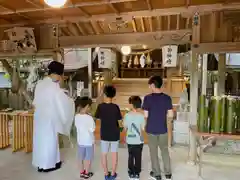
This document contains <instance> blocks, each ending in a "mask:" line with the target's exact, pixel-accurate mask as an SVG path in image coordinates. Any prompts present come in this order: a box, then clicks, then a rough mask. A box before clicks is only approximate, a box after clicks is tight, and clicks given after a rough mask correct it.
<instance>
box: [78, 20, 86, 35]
mask: <svg viewBox="0 0 240 180" xmlns="http://www.w3.org/2000/svg"><path fill="white" fill-rule="evenodd" d="M76 26H77V28H78V30H79V31H80V33H81V34H82V35H86V34H87V33H86V32H85V30H84V29H83V28H82V26H81V25H80V24H79V23H76Z"/></svg>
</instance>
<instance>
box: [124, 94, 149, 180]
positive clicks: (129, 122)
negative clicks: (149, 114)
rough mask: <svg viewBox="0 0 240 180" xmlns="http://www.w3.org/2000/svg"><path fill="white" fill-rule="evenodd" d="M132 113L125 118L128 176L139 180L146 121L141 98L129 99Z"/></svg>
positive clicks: (133, 97)
mask: <svg viewBox="0 0 240 180" xmlns="http://www.w3.org/2000/svg"><path fill="white" fill-rule="evenodd" d="M129 104H131V106H132V108H131V111H130V112H128V113H127V114H126V115H125V117H124V121H123V122H124V123H123V125H124V127H125V129H126V131H127V135H126V142H127V145H128V174H129V179H139V178H140V172H141V166H142V149H143V143H144V139H143V136H142V130H144V128H145V119H144V114H143V112H142V109H141V106H142V100H141V98H140V97H139V96H132V97H130V98H129Z"/></svg>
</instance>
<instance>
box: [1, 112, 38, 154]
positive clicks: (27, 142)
mask: <svg viewBox="0 0 240 180" xmlns="http://www.w3.org/2000/svg"><path fill="white" fill-rule="evenodd" d="M11 125H12V127H11ZM32 140H33V114H28V113H0V149H3V148H7V147H10V146H11V147H12V151H13V152H17V151H20V150H22V149H23V150H24V152H26V153H29V152H32Z"/></svg>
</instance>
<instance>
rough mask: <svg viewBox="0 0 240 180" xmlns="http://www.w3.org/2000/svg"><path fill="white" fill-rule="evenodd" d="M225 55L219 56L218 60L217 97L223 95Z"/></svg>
mask: <svg viewBox="0 0 240 180" xmlns="http://www.w3.org/2000/svg"><path fill="white" fill-rule="evenodd" d="M225 74H226V54H219V59H218V95H219V96H221V95H223V94H225V80H226V75H225Z"/></svg>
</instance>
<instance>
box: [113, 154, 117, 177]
mask: <svg viewBox="0 0 240 180" xmlns="http://www.w3.org/2000/svg"><path fill="white" fill-rule="evenodd" d="M117 165H118V153H117V152H112V175H115V173H116V171H117Z"/></svg>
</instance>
